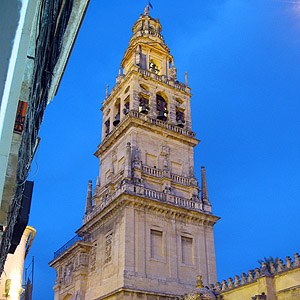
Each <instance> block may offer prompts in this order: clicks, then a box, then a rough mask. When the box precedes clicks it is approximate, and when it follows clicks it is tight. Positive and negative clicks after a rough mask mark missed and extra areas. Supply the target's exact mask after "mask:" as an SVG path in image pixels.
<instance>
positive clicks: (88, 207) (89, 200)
mask: <svg viewBox="0 0 300 300" xmlns="http://www.w3.org/2000/svg"><path fill="white" fill-rule="evenodd" d="M91 210H92V180H89V184H88V190H87V195H86V203H85V214H88V213H90V212H91Z"/></svg>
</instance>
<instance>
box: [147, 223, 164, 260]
mask: <svg viewBox="0 0 300 300" xmlns="http://www.w3.org/2000/svg"><path fill="white" fill-rule="evenodd" d="M150 238H151V241H150V244H151V245H150V248H151V258H155V259H162V258H163V233H162V232H161V231H158V230H153V229H151V230H150Z"/></svg>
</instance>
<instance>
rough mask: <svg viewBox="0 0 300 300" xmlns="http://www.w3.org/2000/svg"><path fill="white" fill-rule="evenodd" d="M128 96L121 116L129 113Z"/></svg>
mask: <svg viewBox="0 0 300 300" xmlns="http://www.w3.org/2000/svg"><path fill="white" fill-rule="evenodd" d="M129 103H130V96H128V97H127V98H126V99H125V100H124V108H123V114H124V115H125V116H126V115H127V114H128V113H129V109H130V104H129Z"/></svg>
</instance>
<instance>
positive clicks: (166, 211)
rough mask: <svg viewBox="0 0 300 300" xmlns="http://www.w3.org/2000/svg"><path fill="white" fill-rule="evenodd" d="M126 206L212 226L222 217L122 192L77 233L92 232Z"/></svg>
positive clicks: (81, 234) (82, 234)
mask: <svg viewBox="0 0 300 300" xmlns="http://www.w3.org/2000/svg"><path fill="white" fill-rule="evenodd" d="M125 207H132V208H135V209H141V210H145V209H146V210H148V211H149V212H154V213H157V214H160V215H161V216H162V217H168V218H172V219H181V220H185V221H189V222H193V223H195V224H199V223H200V224H202V225H206V226H211V227H212V226H214V225H215V224H216V223H217V221H218V220H219V219H220V217H217V216H214V215H212V214H209V213H205V212H204V211H198V210H194V209H188V208H185V207H179V206H175V205H172V203H168V202H161V201H159V200H154V199H149V198H145V197H140V196H138V195H132V194H129V193H122V194H120V196H119V197H117V198H116V199H115V200H114V201H112V202H111V203H110V204H109V205H108V206H106V207H104V208H103V210H101V211H100V212H99V213H98V214H97V215H96V216H95V217H93V218H92V219H91V220H89V221H88V222H87V223H85V224H84V225H83V226H82V227H80V228H79V229H78V230H77V231H76V233H77V234H78V235H80V236H84V234H86V233H88V232H90V231H91V230H93V229H94V228H97V227H98V225H99V224H100V223H102V222H103V221H105V220H107V218H112V217H113V216H114V215H115V214H116V213H118V214H120V211H121V210H123V209H124V208H125Z"/></svg>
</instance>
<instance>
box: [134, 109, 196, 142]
mask: <svg viewBox="0 0 300 300" xmlns="http://www.w3.org/2000/svg"><path fill="white" fill-rule="evenodd" d="M128 115H130V116H132V117H134V118H137V119H140V120H143V121H146V122H149V123H151V124H154V125H157V126H160V127H163V128H167V129H169V130H172V131H175V132H177V133H180V134H183V135H186V136H188V137H195V136H196V134H195V132H192V131H189V130H186V129H184V128H180V127H178V126H176V125H175V124H170V123H168V122H164V121H161V120H158V119H155V118H152V117H150V116H148V115H145V114H141V113H139V112H137V111H134V110H131V111H130V112H129V114H128Z"/></svg>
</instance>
